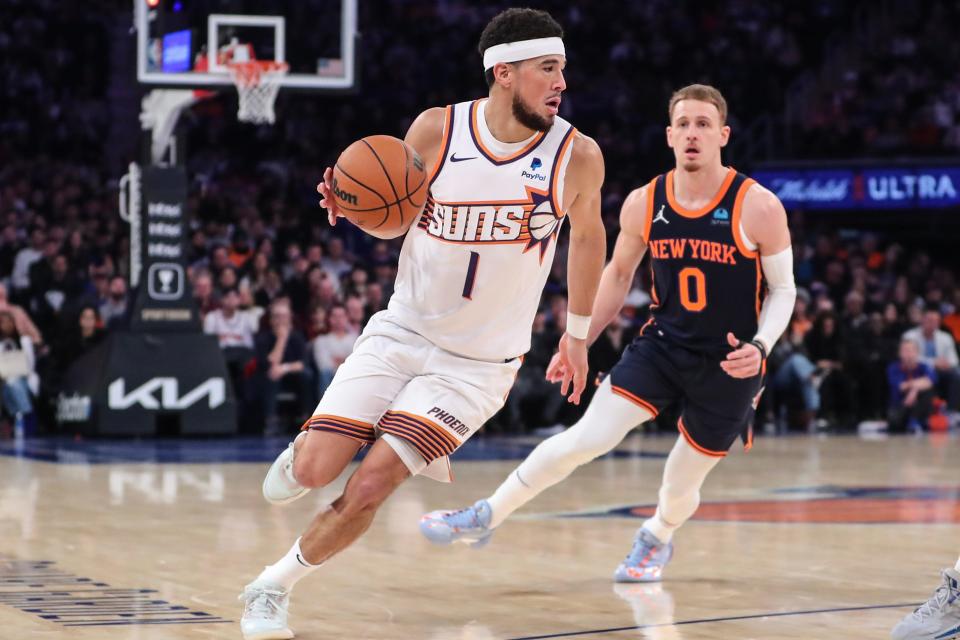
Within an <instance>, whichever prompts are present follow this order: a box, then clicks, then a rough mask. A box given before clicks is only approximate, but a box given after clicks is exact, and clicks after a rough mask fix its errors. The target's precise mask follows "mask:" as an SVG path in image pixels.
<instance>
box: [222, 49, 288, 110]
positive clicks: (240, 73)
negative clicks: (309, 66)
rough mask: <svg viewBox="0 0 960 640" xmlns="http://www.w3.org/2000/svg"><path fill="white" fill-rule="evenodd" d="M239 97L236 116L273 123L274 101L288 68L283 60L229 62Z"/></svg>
mask: <svg viewBox="0 0 960 640" xmlns="http://www.w3.org/2000/svg"><path fill="white" fill-rule="evenodd" d="M227 68H228V69H229V70H230V76H231V77H232V78H233V84H234V85H236V87H237V94H238V95H239V96H240V109H239V110H238V111H237V119H238V120H240V121H242V122H252V123H254V124H273V123H274V121H275V120H276V119H277V117H276V114H275V113H274V112H273V103H274V102H275V101H276V99H277V93H278V92H279V91H280V83H281V81H282V80H283V77H284V76H285V75H287V69H288V68H289V67H288V66H287V64H286V63H283V62H265V61H262V60H251V61H250V62H238V63H234V64H229V65H227Z"/></svg>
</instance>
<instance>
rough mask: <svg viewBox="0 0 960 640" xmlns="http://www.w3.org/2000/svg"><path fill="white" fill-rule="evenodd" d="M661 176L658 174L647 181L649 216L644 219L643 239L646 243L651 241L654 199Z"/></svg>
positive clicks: (647, 214)
mask: <svg viewBox="0 0 960 640" xmlns="http://www.w3.org/2000/svg"><path fill="white" fill-rule="evenodd" d="M659 178H660V176H657V177H656V178H654V179H653V180H651V181H650V182H648V183H647V213H646V216H647V217H646V219H645V220H644V221H643V241H644V243H646V244H649V243H650V227H651V226H652V225H653V200H654V194H655V193H656V190H657V180H658V179H659Z"/></svg>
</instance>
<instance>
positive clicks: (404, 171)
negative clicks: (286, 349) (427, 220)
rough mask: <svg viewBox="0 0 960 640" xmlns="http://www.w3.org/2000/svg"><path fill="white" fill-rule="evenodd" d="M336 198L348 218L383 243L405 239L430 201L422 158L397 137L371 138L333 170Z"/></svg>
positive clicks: (355, 145)
mask: <svg viewBox="0 0 960 640" xmlns="http://www.w3.org/2000/svg"><path fill="white" fill-rule="evenodd" d="M333 198H334V200H335V201H336V203H337V207H338V208H339V209H340V211H341V212H342V213H343V215H344V217H345V218H346V219H347V220H349V221H350V222H352V223H353V224H355V225H357V226H358V227H360V228H361V229H363V230H364V231H366V232H367V233H369V234H370V235H372V236H375V237H377V238H381V239H383V240H389V239H391V238H396V237H399V236H402V235H403V234H404V233H406V232H407V229H409V228H410V225H411V224H413V221H414V220H415V219H416V218H417V216H418V215H419V214H420V211H421V210H422V209H423V205H424V203H425V202H426V198H427V175H426V172H425V171H424V165H423V160H422V159H421V158H420V155H419V154H418V153H417V152H416V151H414V150H413V148H412V147H411V146H410V145H408V144H407V143H405V142H404V141H403V140H400V139H399V138H394V137H393V136H367V137H366V138H362V139H360V140H357V141H356V142H354V143H353V144H351V145H350V146H349V147H347V148H346V149H344V151H343V153H341V154H340V157H339V158H337V164H336V165H334V168H333Z"/></svg>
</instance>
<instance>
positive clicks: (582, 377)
mask: <svg viewBox="0 0 960 640" xmlns="http://www.w3.org/2000/svg"><path fill="white" fill-rule="evenodd" d="M557 355H558V356H560V362H559V365H560V367H562V372H563V373H562V378H561V380H560V393H561V395H564V396H566V395H567V390H568V389H570V383H571V382H572V383H573V390H572V391H570V395H569V396H568V397H567V402H572V403H573V404H580V395H581V394H582V393H583V390H584V389H586V388H587V369H588V366H587V341H586V340H577V339H576V338H573V337H571V336H570V334H569V333H564V334H563V337H562V338H560V353H558V354H557Z"/></svg>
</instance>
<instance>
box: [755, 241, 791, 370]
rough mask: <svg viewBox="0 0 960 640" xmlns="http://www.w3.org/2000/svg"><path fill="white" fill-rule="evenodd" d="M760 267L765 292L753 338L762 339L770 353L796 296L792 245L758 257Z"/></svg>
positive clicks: (789, 314)
mask: <svg viewBox="0 0 960 640" xmlns="http://www.w3.org/2000/svg"><path fill="white" fill-rule="evenodd" d="M760 266H761V267H762V268H763V277H764V278H765V279H766V281H767V286H768V287H769V292H768V293H767V297H766V298H765V299H764V301H763V307H762V308H761V309H760V323H759V326H758V327H757V335H756V336H754V339H756V340H759V341H760V342H762V343H763V346H764V347H766V349H767V353H770V351H771V350H772V349H773V345H774V344H776V342H777V340H778V339H779V338H780V335H781V334H782V333H783V332H784V330H785V329H786V328H787V325H788V324H789V323H790V317H791V316H792V315H793V303H794V301H795V300H796V299H797V285H796V284H795V283H794V281H793V247H787V248H786V249H784V250H783V251H781V252H780V253H775V254H773V255H772V256H760Z"/></svg>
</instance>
